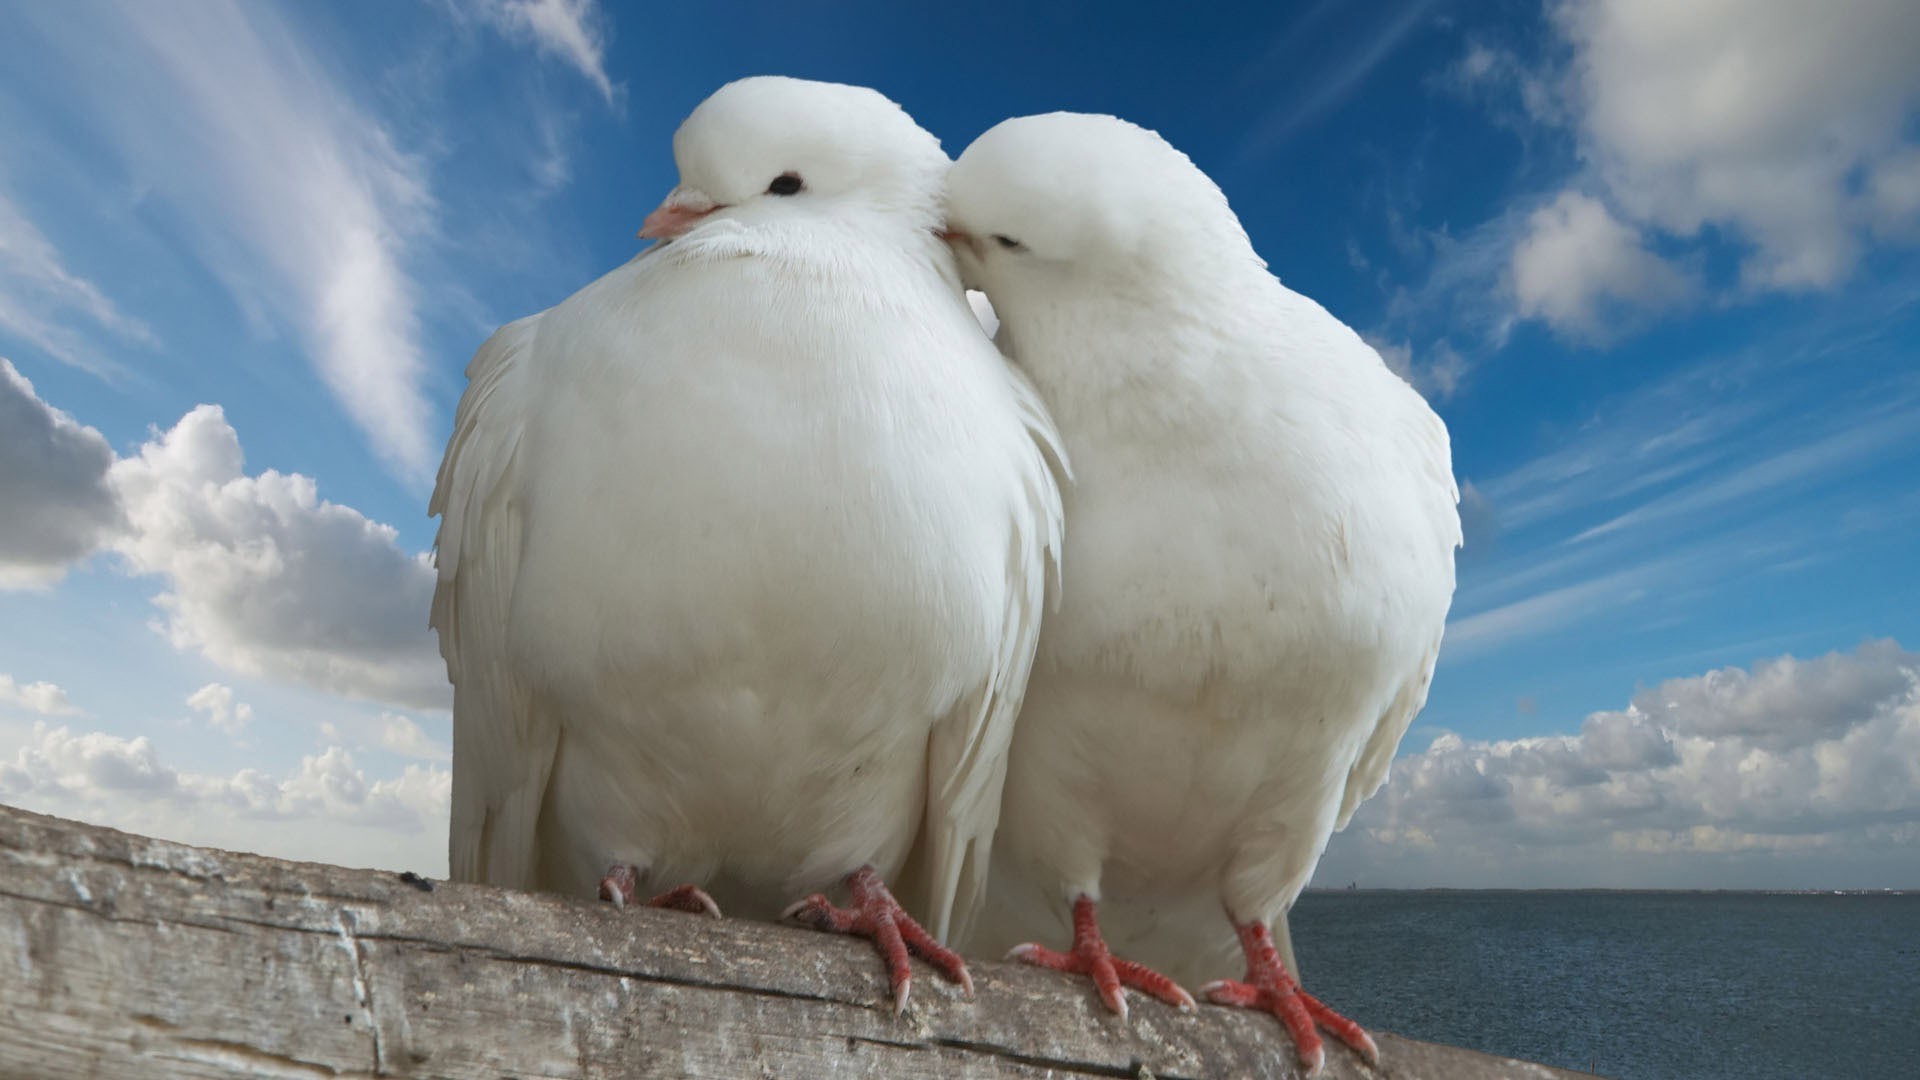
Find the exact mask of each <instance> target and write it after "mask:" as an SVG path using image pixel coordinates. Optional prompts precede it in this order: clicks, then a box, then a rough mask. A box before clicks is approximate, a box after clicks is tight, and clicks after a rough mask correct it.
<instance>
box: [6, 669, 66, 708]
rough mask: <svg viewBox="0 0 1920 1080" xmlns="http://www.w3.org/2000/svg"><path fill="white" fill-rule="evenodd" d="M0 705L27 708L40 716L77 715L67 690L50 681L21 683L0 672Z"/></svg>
mask: <svg viewBox="0 0 1920 1080" xmlns="http://www.w3.org/2000/svg"><path fill="white" fill-rule="evenodd" d="M0 705H11V706H14V707H15V708H20V709H27V710H30V711H32V712H37V713H39V714H40V715H42V716H78V715H79V714H80V710H79V709H77V708H75V707H74V704H73V702H72V700H70V699H69V698H68V697H67V692H66V691H65V690H63V689H61V688H60V687H58V686H56V685H54V684H53V683H50V682H44V681H42V682H30V683H22V682H17V681H15V679H14V677H13V676H11V675H7V674H4V673H0Z"/></svg>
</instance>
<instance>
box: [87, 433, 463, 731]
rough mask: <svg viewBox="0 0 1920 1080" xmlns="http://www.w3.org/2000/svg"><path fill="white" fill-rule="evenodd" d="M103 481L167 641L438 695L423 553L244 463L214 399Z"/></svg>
mask: <svg viewBox="0 0 1920 1080" xmlns="http://www.w3.org/2000/svg"><path fill="white" fill-rule="evenodd" d="M109 482H110V484H111V485H112V489H113V491H114V492H115V493H116V494H117V495H118V497H119V499H120V503H121V505H122V506H123V508H124V510H125V513H126V516H127V520H128V523H129V524H128V529H127V530H126V531H125V532H123V533H122V534H120V535H119V536H118V537H116V538H115V540H114V541H113V546H114V550H116V551H117V552H119V554H120V555H121V556H122V557H123V558H124V559H125V560H126V564H127V566H128V568H129V569H131V570H132V571H134V572H136V573H141V574H155V575H159V576H160V577H162V578H163V579H164V580H165V581H166V589H165V591H163V592H162V593H161V594H160V595H159V596H158V597H156V598H155V603H156V604H157V605H158V606H159V608H160V609H161V611H162V612H163V614H164V618H163V627H164V630H165V632H166V634H167V637H168V639H169V640H171V641H172V642H173V644H174V645H176V646H178V647H180V648H185V649H193V650H195V651H197V652H199V653H201V654H202V655H204V656H206V657H207V658H208V659H210V660H212V661H213V662H214V663H216V664H219V665H220V666H222V667H223V668H226V669H227V670H229V671H234V672H238V673H241V674H245V675H252V676H259V677H266V678H274V679H281V680H290V681H293V682H298V683H304V684H306V685H308V686H313V687H316V688H318V689H321V690H326V691H330V692H332V693H337V694H344V695H347V696H350V697H358V698H366V699H370V700H377V701H387V702H393V703H395V704H399V705H403V706H407V707H411V708H441V707H445V706H446V705H447V703H448V700H449V696H450V695H449V691H448V689H447V685H446V672H445V669H444V668H443V667H442V666H441V663H440V659H439V654H438V653H437V651H436V650H435V648H434V644H433V638H432V634H431V632H430V631H428V630H427V628H426V623H425V618H426V614H425V613H426V611H427V608H428V606H429V602H430V599H431V597H432V595H433V571H432V568H431V567H430V565H429V564H428V561H427V559H426V556H424V555H419V554H408V553H407V552H406V551H403V550H402V549H401V548H400V546H399V542H398V534H397V533H396V532H395V531H394V529H393V528H392V527H391V526H389V525H383V524H380V523H378V522H375V521H371V520H368V519H367V518H366V517H365V516H364V515H362V514H361V513H360V512H359V511H357V510H354V509H352V508H351V507H346V506H341V505H339V504H337V503H331V502H327V501H325V500H323V499H321V498H320V497H319V492H318V488H317V486H316V485H315V483H314V482H313V480H312V479H311V478H309V477H306V476H302V475H300V474H298V473H281V472H277V471H274V470H271V469H269V470H267V471H265V472H262V473H259V474H257V475H252V476H249V475H247V474H246V472H245V471H244V468H243V460H242V455H241V450H240V439H239V436H238V435H237V434H236V433H235V432H234V430H233V428H232V426H230V425H229V424H228V423H227V420H226V416H225V414H224V413H222V412H221V410H220V408H219V407H218V406H214V405H202V406H199V407H198V408H196V409H194V410H193V411H192V412H190V413H188V414H187V415H186V416H185V417H182V418H181V420H180V422H179V423H178V424H176V425H174V427H173V429H172V430H170V431H167V432H165V433H163V434H158V435H156V437H155V438H154V439H152V440H151V441H149V442H148V443H146V444H145V445H144V446H142V447H141V448H140V451H139V453H138V454H136V455H134V456H132V457H128V458H123V459H121V460H120V461H118V462H116V463H114V465H113V467H112V469H111V470H110V473H109Z"/></svg>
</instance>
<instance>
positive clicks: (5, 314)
mask: <svg viewBox="0 0 1920 1080" xmlns="http://www.w3.org/2000/svg"><path fill="white" fill-rule="evenodd" d="M66 315H77V316H79V317H81V318H82V319H84V320H86V321H87V322H89V323H91V324H92V325H94V326H97V327H100V328H102V329H104V330H107V331H109V332H111V333H112V334H114V335H115V336H117V337H120V338H123V339H125V340H128V341H133V342H136V343H139V344H143V345H153V344H157V343H158V339H157V338H155V337H154V334H153V330H152V329H151V328H150V327H148V326H147V324H146V323H143V322H141V321H140V320H139V319H136V318H133V317H132V316H130V315H127V314H126V313H125V312H122V311H121V310H120V309H119V307H117V306H116V305H115V304H114V303H113V301H111V300H109V299H108V298H107V296H106V294H105V293H103V292H101V291H100V288H99V286H97V285H95V284H94V283H93V282H91V281H89V280H87V279H86V278H84V277H81V276H80V275H78V274H75V273H74V272H73V271H71V270H69V269H67V265H66V262H65V260H64V259H62V258H61V257H60V253H59V252H58V251H57V250H55V248H54V246H53V243H52V242H51V241H49V240H48V239H47V237H46V234H44V233H42V232H41V231H40V229H39V227H38V226H36V225H35V224H34V223H33V222H32V221H31V220H30V219H29V218H28V217H27V215H26V214H25V213H23V212H22V211H21V210H20V208H19V206H18V205H16V204H15V203H14V201H13V200H12V199H11V198H9V197H8V195H7V193H6V192H5V191H0V329H4V330H6V331H9V332H11V333H13V334H16V335H18V336H20V337H21V338H24V339H25V340H27V341H30V342H32V343H33V344H34V345H35V346H37V347H39V348H40V349H41V350H43V351H44V352H45V353H46V354H47V355H48V356H51V357H53V358H54V359H56V360H59V361H62V362H63V363H67V364H72V365H73V366H75V367H78V368H81V369H83V370H87V371H91V372H93V373H95V374H107V373H109V372H110V371H111V370H112V369H110V368H108V367H107V366H105V365H103V364H101V363H100V361H99V360H98V359H97V357H95V356H93V355H90V350H88V349H87V348H85V347H84V345H83V343H82V341H81V339H80V337H79V335H78V334H76V333H75V332H74V331H73V329H72V327H71V326H70V325H69V324H68V322H67V321H66V320H64V319H63V318H62V316H66Z"/></svg>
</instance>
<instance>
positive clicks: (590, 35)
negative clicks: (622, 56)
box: [475, 0, 626, 108]
mask: <svg viewBox="0 0 1920 1080" xmlns="http://www.w3.org/2000/svg"><path fill="white" fill-rule="evenodd" d="M475 10H476V11H477V12H478V13H479V14H480V16H481V17H482V18H484V19H486V20H487V21H488V22H489V23H491V24H493V25H494V26H495V27H496V28H498V29H499V30H500V32H501V33H503V34H505V35H507V36H508V37H511V38H517V39H519V40H522V41H526V42H528V43H530V44H532V45H533V46H534V47H535V48H536V49H538V50H539V51H540V52H542V53H546V54H549V55H551V56H554V57H556V58H558V59H559V60H561V61H563V62H564V63H566V64H567V65H568V66H570V67H572V68H573V69H574V70H575V71H578V72H579V73H580V74H581V75H582V76H584V77H585V78H586V80H587V81H588V82H590V83H592V84H593V88H594V89H595V90H598V91H599V92H600V96H601V97H602V98H604V99H606V102H607V104H608V105H609V106H612V107H614V108H619V107H620V105H621V103H622V101H623V100H624V99H625V96H626V85H625V84H624V83H616V82H614V81H613V80H612V79H610V78H608V77H607V32H606V22H607V20H606V17H605V15H604V13H603V12H601V10H600V6H599V4H598V3H596V2H595V0H483V2H482V3H480V4H479V6H478V7H477V8H476V9H475Z"/></svg>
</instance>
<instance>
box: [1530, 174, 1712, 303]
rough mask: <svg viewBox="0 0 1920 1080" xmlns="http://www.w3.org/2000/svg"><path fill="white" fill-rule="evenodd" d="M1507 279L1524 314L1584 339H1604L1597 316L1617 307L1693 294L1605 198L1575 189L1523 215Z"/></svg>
mask: <svg viewBox="0 0 1920 1080" xmlns="http://www.w3.org/2000/svg"><path fill="white" fill-rule="evenodd" d="M1509 281H1510V287H1511V288H1512V290H1513V296H1514V302H1515V306H1516V309H1517V310H1518V312H1519V314H1520V315H1521V317H1523V318H1538V319H1544V320H1546V321H1547V322H1548V323H1550V324H1552V325H1553V326H1554V327H1555V328H1556V329H1558V330H1560V331H1562V332H1565V333H1570V334H1573V335H1576V336H1580V337H1586V338H1598V337H1602V336H1604V335H1603V323H1602V318H1601V317H1602V316H1603V315H1606V314H1610V313H1611V311H1612V309H1614V308H1617V307H1620V306H1627V307H1634V308H1641V309H1647V310H1657V309H1660V308H1664V307H1669V306H1672V305H1675V304H1677V303H1679V302H1681V301H1683V300H1685V299H1686V298H1687V296H1688V294H1689V293H1690V292H1691V291H1692V285H1691V283H1690V282H1689V281H1688V280H1687V278H1686V277H1685V276H1683V275H1682V274H1681V273H1680V272H1679V271H1677V270H1675V269H1674V268H1673V267H1672V266H1669V265H1668V264H1667V263H1666V261H1665V260H1663V259H1661V258H1660V257H1659V256H1658V255H1655V254H1654V253H1653V252H1651V251H1648V250H1647V248H1646V246H1645V245H1644V243H1643V242H1642V240H1641V237H1640V235H1639V233H1638V232H1636V231H1635V230H1634V229H1632V228H1630V227H1628V226H1626V225H1623V224H1621V223H1620V221H1619V220H1618V219H1617V218H1615V217H1614V216H1613V214H1612V212H1610V211H1609V210H1608V209H1607V206H1606V204H1605V203H1603V202H1601V201H1600V200H1598V199H1596V198H1593V197H1592V196H1590V195H1584V194H1581V193H1579V192H1575V191H1565V192H1561V193H1560V196H1559V197H1558V198H1556V199H1554V201H1553V202H1551V203H1549V204H1547V205H1545V206H1542V207H1540V208H1539V209H1537V210H1535V211H1534V212H1533V213H1532V214H1530V215H1529V216H1528V218H1527V229H1526V233H1525V235H1523V236H1522V237H1521V238H1520V241H1519V243H1517V244H1516V245H1515V246H1514V249H1513V264H1512V267H1511V270H1510V277H1509Z"/></svg>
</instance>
